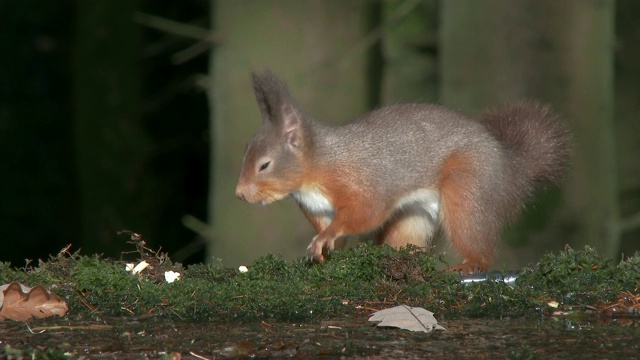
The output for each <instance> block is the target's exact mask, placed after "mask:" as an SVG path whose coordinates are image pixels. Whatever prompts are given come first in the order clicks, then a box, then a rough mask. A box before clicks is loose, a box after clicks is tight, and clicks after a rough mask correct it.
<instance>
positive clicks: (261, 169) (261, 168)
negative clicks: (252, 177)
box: [258, 161, 271, 171]
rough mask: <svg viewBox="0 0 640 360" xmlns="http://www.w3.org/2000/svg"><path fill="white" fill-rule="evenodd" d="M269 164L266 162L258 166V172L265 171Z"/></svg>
mask: <svg viewBox="0 0 640 360" xmlns="http://www.w3.org/2000/svg"><path fill="white" fill-rule="evenodd" d="M269 164H271V161H267V162H266V163H264V164H262V165H260V170H258V171H263V170H266V169H267V168H268V167H269Z"/></svg>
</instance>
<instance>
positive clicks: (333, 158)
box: [236, 70, 570, 274]
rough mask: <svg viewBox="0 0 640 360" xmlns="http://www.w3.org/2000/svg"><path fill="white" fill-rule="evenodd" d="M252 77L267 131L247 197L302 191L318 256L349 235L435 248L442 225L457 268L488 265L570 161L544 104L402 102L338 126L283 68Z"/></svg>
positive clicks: (562, 132) (560, 126)
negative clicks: (539, 192)
mask: <svg viewBox="0 0 640 360" xmlns="http://www.w3.org/2000/svg"><path fill="white" fill-rule="evenodd" d="M252 77H253V90H254V92H255V96H256V100H257V102H258V106H259V108H260V113H261V115H262V127H261V128H260V130H259V131H258V132H257V133H256V134H255V136H254V137H253V138H252V139H251V141H249V143H248V145H247V147H246V150H245V153H244V159H243V163H242V168H241V172H240V178H239V180H238V184H237V188H236V195H237V197H238V198H240V199H242V200H246V201H248V202H249V203H254V204H255V203H257V204H263V205H264V204H269V203H272V202H274V201H277V200H280V199H283V198H285V197H287V196H290V197H292V198H293V199H294V200H295V201H296V202H297V203H298V204H299V206H300V208H301V209H302V211H303V213H304V215H305V216H306V217H307V219H308V220H309V221H310V222H311V224H312V225H313V227H314V228H315V230H316V231H317V235H316V236H315V237H314V238H313V240H312V241H311V243H310V244H309V246H308V248H307V257H308V258H309V259H310V260H313V261H316V262H323V261H324V255H323V252H325V253H326V252H327V251H332V250H333V249H334V242H335V241H336V239H338V238H339V237H341V236H343V235H350V234H361V233H369V232H373V233H374V234H375V235H376V238H377V242H379V243H380V244H383V243H384V244H388V245H391V246H393V247H396V248H398V247H401V246H405V245H407V244H414V245H417V246H420V247H426V246H427V245H428V244H429V243H430V241H431V238H432V237H433V236H434V233H435V232H436V230H437V229H439V228H440V229H442V231H443V232H444V234H445V235H446V237H447V238H448V240H449V242H450V243H451V245H452V246H453V248H454V249H455V250H456V251H457V252H458V253H459V254H460V255H461V256H462V257H463V258H464V261H463V262H462V263H461V264H459V265H457V266H453V267H451V268H450V270H454V271H459V272H461V273H467V274H468V273H476V272H484V271H487V268H488V267H489V265H490V263H491V260H492V257H493V255H494V251H495V247H496V242H497V240H498V238H499V236H500V232H501V230H502V228H503V226H504V225H505V224H506V223H508V222H509V221H512V220H514V219H515V217H516V216H517V215H518V214H519V213H520V211H521V210H522V208H523V207H524V204H525V202H526V201H527V200H528V199H529V198H530V197H531V195H532V192H533V190H534V189H535V188H536V187H537V186H539V185H544V184H545V183H554V182H557V181H558V180H559V179H560V178H561V177H562V175H563V172H564V169H565V167H566V165H567V163H568V160H569V152H570V151H569V136H568V132H567V129H566V127H565V124H564V123H563V122H562V121H560V118H559V117H558V116H557V115H556V114H555V113H554V112H553V111H552V110H551V109H550V108H549V107H548V106H545V105H541V104H538V103H535V102H518V103H515V104H512V105H507V106H505V107H503V108H501V109H497V110H490V111H487V112H485V113H484V115H483V116H482V117H481V118H480V119H478V120H473V119H471V118H469V117H467V116H465V115H463V114H461V113H459V112H457V111H454V110H450V109H447V108H445V107H442V106H437V105H429V104H396V105H390V106H386V107H383V108H380V109H377V110H374V111H372V112H370V113H367V114H364V115H362V116H360V117H359V118H357V119H356V120H354V121H353V122H351V123H348V124H346V125H340V126H335V125H328V124H324V123H321V122H318V121H315V120H313V119H312V118H311V117H309V116H308V115H306V114H305V113H304V112H303V111H302V110H301V108H300V107H299V106H298V105H297V103H296V101H295V100H294V98H293V97H292V96H291V94H290V93H289V90H288V88H287V85H286V83H285V82H284V81H282V80H280V79H279V78H278V77H277V76H276V75H274V74H273V73H272V72H271V71H269V70H264V71H261V72H253V73H252Z"/></svg>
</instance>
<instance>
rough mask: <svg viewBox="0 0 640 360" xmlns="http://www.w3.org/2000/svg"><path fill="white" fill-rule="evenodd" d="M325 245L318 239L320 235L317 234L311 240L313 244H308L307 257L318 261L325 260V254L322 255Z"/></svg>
mask: <svg viewBox="0 0 640 360" xmlns="http://www.w3.org/2000/svg"><path fill="white" fill-rule="evenodd" d="M324 245H325V243H324V242H322V241H318V235H316V236H315V237H314V238H313V240H312V241H311V244H309V246H307V259H309V261H312V262H317V263H321V262H324V255H322V249H323V248H324Z"/></svg>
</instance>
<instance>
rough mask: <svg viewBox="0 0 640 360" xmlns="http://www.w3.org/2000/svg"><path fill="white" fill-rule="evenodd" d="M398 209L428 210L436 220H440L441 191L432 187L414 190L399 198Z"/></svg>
mask: <svg viewBox="0 0 640 360" xmlns="http://www.w3.org/2000/svg"><path fill="white" fill-rule="evenodd" d="M395 208H396V210H397V211H410V210H411V209H416V208H417V209H421V210H423V211H426V212H427V213H428V214H429V216H430V217H431V219H432V220H433V221H434V222H438V221H439V220H440V193H439V192H438V191H437V190H432V189H418V190H414V191H412V192H410V193H408V194H406V195H404V196H403V197H401V198H400V200H398V202H396V206H395Z"/></svg>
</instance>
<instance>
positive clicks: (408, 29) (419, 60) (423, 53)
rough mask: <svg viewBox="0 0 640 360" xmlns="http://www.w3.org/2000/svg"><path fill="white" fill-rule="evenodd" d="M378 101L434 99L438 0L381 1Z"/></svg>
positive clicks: (389, 102)
mask: <svg viewBox="0 0 640 360" xmlns="http://www.w3.org/2000/svg"><path fill="white" fill-rule="evenodd" d="M383 8H384V17H383V18H384V22H383V24H382V25H381V30H383V38H382V40H383V41H382V43H383V54H384V81H383V87H382V96H381V97H382V101H381V102H382V103H383V104H391V103H397V102H437V101H438V57H437V41H438V36H437V34H438V1H437V0H426V1H425V0H418V1H385V2H383Z"/></svg>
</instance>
